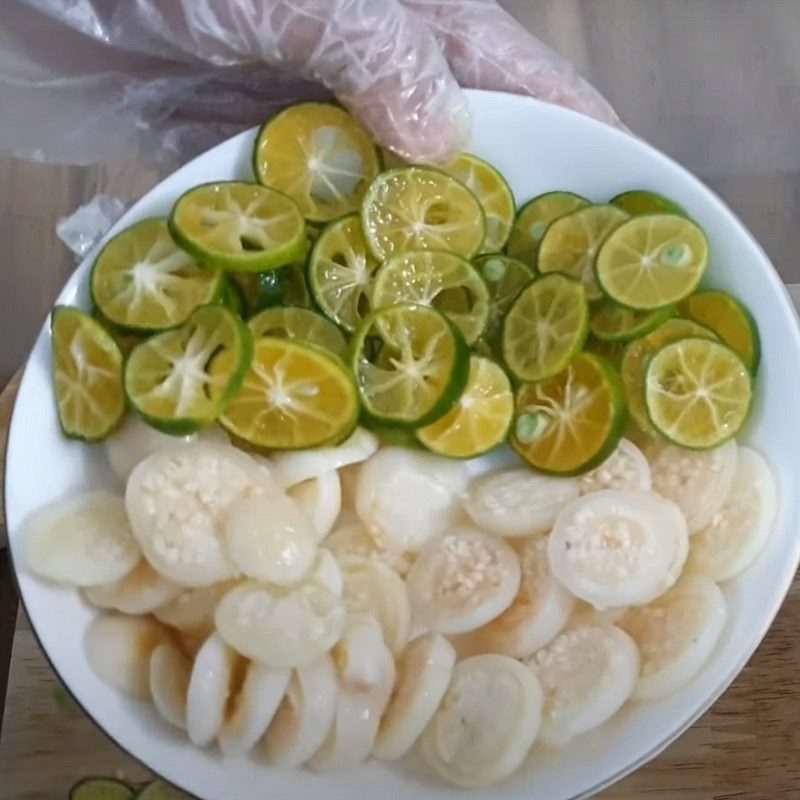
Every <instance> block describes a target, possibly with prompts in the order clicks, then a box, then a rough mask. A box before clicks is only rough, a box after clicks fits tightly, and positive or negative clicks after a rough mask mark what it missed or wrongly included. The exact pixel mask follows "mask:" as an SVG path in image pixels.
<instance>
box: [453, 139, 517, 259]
mask: <svg viewBox="0 0 800 800" xmlns="http://www.w3.org/2000/svg"><path fill="white" fill-rule="evenodd" d="M442 169H444V171H445V172H447V173H448V174H449V175H452V176H453V177H454V178H458V180H460V181H461V183H463V184H464V185H465V186H466V187H467V188H468V189H469V190H470V191H471V192H472V193H473V194H474V195H475V197H477V198H478V202H479V203H480V204H481V206H482V207H483V211H484V214H486V238H485V239H484V241H483V247H482V248H481V250H482V252H484V253H495V252H497V251H498V250H502V249H503V246H504V245H505V243H506V239H508V234H509V232H510V231H511V225H512V224H513V222H514V214H515V212H516V207H515V204H514V194H513V193H512V191H511V187H510V186H509V185H508V183H507V182H506V179H505V178H504V177H503V176H502V175H501V174H500V173H499V172H498V171H497V170H496V169H495V168H494V167H493V166H492V165H491V164H488V163H487V162H486V161H484V160H483V159H482V158H478V157H477V156H473V155H470V154H469V153H460V154H459V155H457V156H456V157H455V158H454V159H453V160H452V161H451V162H449V163H448V164H447V165H446V166H444V167H443V168H442Z"/></svg>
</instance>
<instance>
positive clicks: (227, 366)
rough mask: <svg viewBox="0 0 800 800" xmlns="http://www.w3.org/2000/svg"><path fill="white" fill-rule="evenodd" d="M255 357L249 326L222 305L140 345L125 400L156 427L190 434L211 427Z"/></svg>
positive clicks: (129, 364)
mask: <svg viewBox="0 0 800 800" xmlns="http://www.w3.org/2000/svg"><path fill="white" fill-rule="evenodd" d="M252 353H253V344H252V337H251V335H250V331H249V330H248V329H247V326H246V325H245V324H244V323H243V322H242V321H241V320H240V319H239V318H238V317H237V316H236V315H235V314H234V313H233V312H232V311H230V310H228V309H227V308H225V307H224V306H220V305H210V306H202V307H201V308H198V309H197V311H195V312H194V313H193V314H192V315H191V317H189V319H188V320H186V322H185V323H184V324H183V325H181V326H180V327H179V328H175V329H173V330H170V331H164V332H163V333H160V334H157V335H156V336H153V337H151V338H149V339H147V340H145V341H144V342H142V343H141V344H140V345H137V346H136V347H134V348H133V350H132V351H131V354H130V355H129V356H128V360H127V361H126V362H125V394H126V395H127V397H128V400H129V401H130V404H131V405H132V406H133V408H134V409H135V410H136V411H137V412H138V413H139V414H141V416H142V417H144V419H146V420H147V422H148V423H150V424H151V425H152V426H153V427H155V428H159V429H160V430H163V431H165V432H167V433H179V434H187V433H192V432H193V431H196V430H197V429H198V428H201V427H203V426H205V425H209V424H211V423H212V422H213V421H214V420H215V419H216V418H217V417H218V416H219V414H220V412H221V411H222V409H223V408H224V407H225V404H226V403H227V402H228V400H230V398H231V397H232V396H233V395H234V394H235V393H236V392H237V391H238V389H239V387H240V386H241V385H242V380H243V379H244V375H245V372H246V370H247V369H248V367H249V366H250V360H251V358H252Z"/></svg>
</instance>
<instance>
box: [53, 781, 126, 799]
mask: <svg viewBox="0 0 800 800" xmlns="http://www.w3.org/2000/svg"><path fill="white" fill-rule="evenodd" d="M134 795H135V793H134V791H133V789H132V788H131V787H130V786H129V785H128V784H127V783H125V782H123V781H118V780H117V779H116V778H84V779H83V780H81V781H78V783H76V784H75V785H74V786H73V787H72V788H71V789H70V790H69V800H134Z"/></svg>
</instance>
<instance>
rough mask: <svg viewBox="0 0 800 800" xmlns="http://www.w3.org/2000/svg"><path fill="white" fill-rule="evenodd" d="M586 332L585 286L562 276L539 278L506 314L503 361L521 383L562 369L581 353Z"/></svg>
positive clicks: (587, 324)
mask: <svg viewBox="0 0 800 800" xmlns="http://www.w3.org/2000/svg"><path fill="white" fill-rule="evenodd" d="M588 332H589V305H588V303H587V302H586V293H585V291H584V289H583V285H582V284H581V283H580V282H579V281H576V280H573V279H572V278H568V277H567V276H566V275H560V274H553V275H546V276H544V277H542V278H537V279H536V280H535V281H534V282H533V283H532V284H531V285H530V286H528V288H527V289H523V290H522V292H521V293H520V295H519V297H517V299H516V300H515V301H514V304H513V305H512V306H511V308H510V309H509V311H508V314H506V318H505V322H504V324H503V339H502V342H503V360H504V361H505V363H506V366H507V367H508V368H509V369H510V370H511V372H512V374H513V375H514V376H515V377H516V378H518V379H519V380H522V381H540V380H542V379H543V378H548V377H550V376H551V375H555V374H556V373H557V372H561V371H562V370H563V369H564V368H565V367H566V366H567V364H569V362H570V361H571V360H572V359H573V358H574V357H575V356H576V355H577V354H578V353H579V352H580V349H581V348H582V347H583V343H584V342H585V341H586V335H587V334H588Z"/></svg>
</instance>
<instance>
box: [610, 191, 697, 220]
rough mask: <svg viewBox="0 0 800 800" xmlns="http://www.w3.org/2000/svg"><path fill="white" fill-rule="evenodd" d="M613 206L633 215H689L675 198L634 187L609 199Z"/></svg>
mask: <svg viewBox="0 0 800 800" xmlns="http://www.w3.org/2000/svg"><path fill="white" fill-rule="evenodd" d="M608 202H609V203H610V204H611V205H612V206H616V207H617V208H621V209H622V210H623V211H625V212H626V213H628V214H630V215H631V216H632V217H634V216H638V215H640V214H680V215H681V216H684V217H687V216H689V215H688V214H687V213H686V211H685V210H684V209H683V208H682V207H681V206H679V205H678V204H677V203H676V202H674V201H673V200H670V199H669V198H667V197H664V195H661V194H658V193H657V192H649V191H647V190H646V189H632V190H630V191H628V192H622V194H618V195H617V196H616V197H612V198H611V200H609V201H608Z"/></svg>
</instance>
